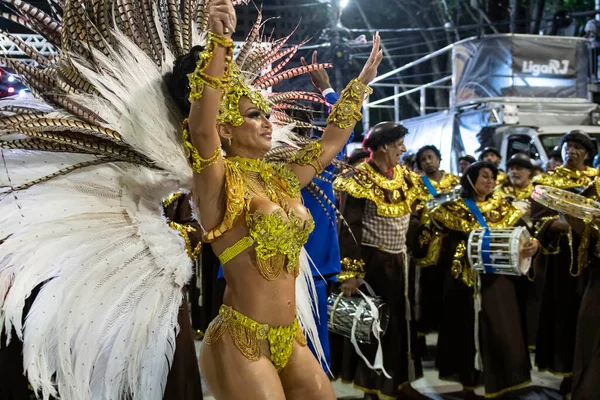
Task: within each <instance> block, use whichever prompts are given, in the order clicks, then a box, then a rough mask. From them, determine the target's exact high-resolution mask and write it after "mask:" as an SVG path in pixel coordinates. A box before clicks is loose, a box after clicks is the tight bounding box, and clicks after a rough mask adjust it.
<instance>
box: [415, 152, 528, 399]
mask: <svg viewBox="0 0 600 400" xmlns="http://www.w3.org/2000/svg"><path fill="white" fill-rule="evenodd" d="M497 174H498V170H497V169H496V166H495V165H494V164H492V163H489V162H486V161H480V162H477V163H474V164H472V165H471V166H470V167H469V168H467V170H466V171H465V173H464V175H463V176H462V177H461V186H462V192H461V198H459V199H457V200H455V201H452V202H449V203H446V204H443V205H440V206H438V207H436V208H435V209H433V210H432V211H431V213H430V214H429V218H426V219H425V223H424V224H423V226H422V227H421V229H420V230H419V232H418V236H417V239H416V241H415V248H414V250H413V255H414V256H415V257H417V258H425V257H428V258H429V259H430V260H433V261H435V262H437V263H438V267H439V268H441V269H442V270H443V271H444V274H445V276H444V287H443V294H442V296H443V301H442V312H441V321H440V329H439V336H438V347H437V358H436V368H437V369H438V370H439V376H440V379H442V380H450V381H456V382H460V383H461V384H462V385H463V387H464V390H465V398H466V399H474V398H476V396H475V393H474V390H475V388H476V387H477V386H479V385H481V384H484V385H485V391H486V397H499V396H502V395H504V394H506V393H508V392H511V391H514V390H517V389H519V388H521V387H523V386H525V385H527V384H528V383H529V379H530V373H529V371H530V362H529V353H528V350H527V343H526V337H525V335H526V333H525V327H524V325H523V311H524V304H523V296H522V293H521V292H522V286H521V284H520V283H521V281H522V279H523V278H522V277H516V276H509V275H499V274H492V273H489V274H479V273H478V272H476V271H475V270H474V269H472V268H471V266H470V263H469V261H468V259H467V248H466V246H467V243H468V238H469V234H470V233H471V232H472V231H473V230H475V229H479V228H482V227H485V226H483V225H487V226H488V227H489V228H490V229H491V231H492V232H493V230H494V229H495V228H506V227H514V226H525V222H524V221H523V220H522V218H521V216H522V212H521V211H520V210H519V209H518V208H516V207H515V206H513V205H512V204H511V203H510V202H508V201H507V200H506V199H504V198H503V197H502V196H499V195H497V194H494V188H495V186H496V178H497ZM478 214H480V215H479V216H477V215H478ZM481 219H483V221H481ZM537 248H538V245H537V242H536V241H535V240H531V241H530V242H528V243H527V244H526V245H525V246H524V247H523V248H522V249H520V256H521V257H532V256H533V255H534V254H535V253H536V251H537ZM479 310H480V311H479Z"/></svg>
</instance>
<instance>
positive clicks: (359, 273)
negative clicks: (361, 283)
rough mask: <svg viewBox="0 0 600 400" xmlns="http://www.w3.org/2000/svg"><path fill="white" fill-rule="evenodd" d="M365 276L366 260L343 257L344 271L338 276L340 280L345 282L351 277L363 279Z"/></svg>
mask: <svg viewBox="0 0 600 400" xmlns="http://www.w3.org/2000/svg"><path fill="white" fill-rule="evenodd" d="M364 277H365V262H364V261H363V260H353V259H351V258H348V257H344V258H343V259H342V272H340V273H339V274H338V276H337V279H338V281H339V282H344V281H345V280H347V279H350V278H356V279H362V278H364Z"/></svg>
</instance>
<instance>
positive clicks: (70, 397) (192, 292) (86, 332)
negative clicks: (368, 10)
mask: <svg viewBox="0 0 600 400" xmlns="http://www.w3.org/2000/svg"><path fill="white" fill-rule="evenodd" d="M105 3H106V4H105ZM155 3H156V2H148V3H142V5H141V6H142V8H143V10H142V11H144V12H142V13H141V16H140V18H137V19H136V18H130V17H129V16H130V11H131V10H129V11H127V12H125V11H123V13H122V14H116V15H114V17H115V18H109V16H108V14H109V13H111V12H113V11H114V9H113V7H112V4H111V3H110V2H105V1H98V2H96V3H95V4H94V5H93V7H92V6H89V5H88V4H87V3H83V2H69V3H68V4H67V5H65V7H66V9H65V10H64V11H65V16H66V17H65V18H64V20H62V22H61V21H56V20H54V19H52V18H51V17H50V16H46V17H47V18H46V17H43V15H42V14H39V13H41V11H39V10H35V9H32V8H31V7H32V6H31V5H28V4H26V3H22V2H19V3H15V4H14V6H15V7H16V8H19V9H20V10H21V11H22V12H23V13H27V12H31V13H32V14H31V17H32V18H31V19H30V20H27V21H25V20H22V21H25V22H27V25H28V27H30V28H37V29H38V30H40V31H41V33H43V34H44V35H46V36H48V37H49V38H50V39H51V40H52V41H54V42H56V44H57V47H60V48H63V49H69V51H66V52H64V53H61V54H60V55H59V56H57V58H56V59H51V60H50V59H46V58H44V57H43V56H42V55H39V54H35V53H32V57H35V58H36V60H37V63H38V65H37V66H36V67H35V68H33V67H29V66H27V67H25V66H18V65H17V64H15V65H16V66H17V67H16V68H17V70H18V71H19V73H20V74H21V75H22V76H23V79H24V81H26V82H27V83H28V84H29V85H30V86H31V89H32V91H34V92H35V93H36V95H37V96H38V98H39V100H40V103H41V104H40V103H10V104H6V105H3V106H2V107H1V108H0V113H2V114H1V116H0V120H1V121H0V122H1V126H2V127H3V129H4V130H3V131H2V134H3V135H5V134H8V136H3V139H2V140H3V146H4V147H3V151H2V157H3V161H4V167H5V170H6V175H7V179H8V183H7V184H6V185H4V186H2V190H3V191H2V192H0V229H1V233H2V234H1V236H0V239H1V240H0V330H1V331H2V332H1V333H2V344H1V346H0V376H3V377H5V378H7V380H6V381H5V382H3V383H2V385H0V398H2V399H4V398H7V399H11V400H21V399H26V398H29V397H30V396H38V397H42V398H46V399H47V398H62V399H65V400H96V399H111V400H112V399H130V398H131V399H142V400H160V399H173V400H175V399H190V400H191V399H195V400H197V399H201V398H202V385H201V378H200V376H201V375H202V379H203V380H204V381H205V382H206V384H207V385H208V387H209V389H210V391H211V394H212V395H213V396H214V397H215V398H216V399H219V400H222V399H225V400H229V399H244V400H252V399H265V400H266V399H268V400H280V399H298V400H300V399H301V400H305V399H311V400H312V399H327V400H331V399H335V394H334V391H333V387H332V384H331V382H330V381H331V380H332V379H338V378H341V379H342V380H344V381H350V382H353V383H354V385H355V386H356V387H357V388H359V389H361V390H363V391H364V393H365V394H364V396H365V399H372V400H374V399H396V398H399V399H426V398H427V397H426V396H425V395H423V394H421V393H419V392H418V391H417V390H415V389H414V388H413V386H412V383H413V382H414V381H415V380H417V379H419V377H421V376H422V375H423V365H422V358H423V351H424V346H423V337H424V335H426V334H428V333H430V332H437V333H438V343H437V352H436V360H435V363H436V368H437V370H438V371H439V377H440V379H442V380H449V381H455V382H459V383H460V384H461V385H462V386H463V388H464V397H465V398H466V399H470V398H475V389H476V388H477V387H479V386H483V387H484V388H485V393H486V397H487V398H510V397H511V396H513V395H515V396H518V393H519V392H518V391H519V390H520V389H522V388H524V387H526V386H527V385H529V384H530V373H531V368H532V366H531V363H530V352H531V351H534V352H535V362H536V364H537V367H538V369H540V370H548V371H550V372H552V373H555V374H558V375H560V376H562V377H564V379H563V381H562V385H561V388H560V391H561V393H562V394H563V395H565V396H567V395H571V396H572V398H573V399H577V400H579V399H581V400H584V399H595V398H597V397H598V395H599V394H600V386H599V380H598V379H597V376H598V374H599V373H600V340H599V338H600V318H599V317H600V315H599V314H600V308H599V307H598V301H597V298H598V297H600V269H599V267H598V265H599V263H600V247H599V243H600V229H599V226H600V219H593V218H592V219H590V220H581V219H577V218H574V217H573V216H571V215H566V214H559V213H558V212H556V211H555V210H554V209H552V208H551V207H548V205H542V204H540V203H539V202H536V201H533V200H532V196H533V194H534V187H535V186H536V185H544V186H546V187H552V188H555V189H560V190H566V191H570V192H573V193H576V194H580V195H582V196H584V197H586V198H588V199H591V200H597V199H598V196H599V195H600V189H599V188H600V178H599V177H598V170H596V169H594V168H592V167H589V166H587V164H589V163H590V161H591V160H592V159H593V156H594V155H595V153H596V151H595V150H596V147H595V145H594V143H593V141H592V140H591V139H590V137H589V136H588V135H587V134H585V133H584V132H581V131H572V132H568V133H566V134H565V135H564V136H563V137H562V139H561V142H560V144H559V146H558V148H557V152H556V153H553V154H551V155H550V161H549V163H548V165H547V166H546V167H547V171H546V172H543V173H541V172H542V171H540V168H539V167H538V166H536V165H535V163H534V162H532V160H530V158H529V157H528V156H527V155H524V154H516V155H513V156H512V157H511V158H510V159H509V160H507V162H506V168H507V171H501V170H499V169H498V166H499V164H500V162H501V158H502V155H501V154H500V152H498V151H497V150H496V149H493V148H485V149H483V151H482V152H481V154H480V156H479V160H476V159H475V158H474V157H472V156H469V155H465V156H463V157H460V159H459V174H458V175H454V174H451V173H449V172H446V171H443V170H441V169H440V161H441V158H442V154H441V152H440V150H439V149H437V148H436V147H435V146H433V145H427V146H424V147H423V148H421V149H419V150H418V151H417V152H416V154H414V156H413V157H412V160H411V158H409V157H405V154H406V152H407V149H406V147H405V145H404V138H405V136H406V135H409V134H410V132H408V131H407V129H406V128H405V127H404V126H402V125H401V124H398V123H396V122H381V123H379V124H377V125H375V126H373V127H372V128H371V129H370V130H369V132H368V133H367V134H366V135H365V140H364V141H363V148H362V149H360V150H358V151H355V152H353V153H352V154H350V155H349V157H347V158H346V157H345V150H344V149H345V147H346V146H347V144H348V143H349V142H350V141H352V140H353V129H354V126H355V124H356V123H357V122H358V121H359V120H360V118H361V117H362V116H361V113H360V110H361V107H362V102H363V101H364V99H365V98H366V97H367V96H368V95H370V94H371V92H372V91H371V89H370V88H369V86H368V85H369V83H370V82H371V81H372V80H373V79H374V78H375V77H376V75H377V68H378V66H379V63H380V62H381V60H382V57H383V53H382V51H381V50H380V37H379V35H378V34H376V35H375V36H374V37H373V48H372V52H371V54H370V57H369V59H368V60H367V62H366V64H365V66H364V68H363V70H362V72H361V73H360V75H359V76H358V77H357V78H355V79H353V80H351V81H350V82H349V84H348V86H347V87H346V88H344V89H343V90H342V91H341V92H340V93H337V92H336V91H335V90H334V88H332V87H331V85H330V83H329V79H328V77H327V74H326V73H325V72H324V71H323V69H324V68H326V67H329V65H328V64H323V63H318V62H317V54H316V53H314V54H313V58H312V62H311V64H308V63H306V61H305V60H304V59H303V60H302V66H301V67H298V68H295V69H291V70H283V68H284V67H285V65H286V63H287V62H288V61H289V60H290V59H291V57H292V56H293V55H294V53H295V52H296V51H297V50H298V48H299V46H290V47H289V48H283V46H284V44H285V40H282V41H274V42H272V43H271V44H270V45H269V46H263V45H259V44H257V38H258V36H259V31H260V28H261V26H262V25H261V21H260V20H259V21H257V23H256V25H255V26H254V28H253V29H252V31H251V32H250V35H249V38H248V40H247V42H246V43H245V44H244V45H243V46H242V48H241V50H240V51H239V52H238V54H237V56H235V57H234V44H233V41H232V39H231V36H232V33H233V32H234V31H235V29H236V14H235V10H234V3H235V4H237V3H240V2H238V1H232V0H213V1H211V2H208V3H207V4H204V5H202V6H200V5H199V4H196V3H193V2H192V3H191V4H188V3H187V2H186V3H185V5H184V4H179V3H178V4H175V1H173V2H172V3H173V4H171V3H170V4H169V7H168V10H164V9H163V8H160V7H158V8H156V7H153V4H154V6H156V4H157V3H156V4H155ZM193 7H202V8H198V9H195V10H192V9H191V8H193ZM96 9H99V10H102V12H98V13H96V12H95V10H96ZM111 10H113V11H111ZM177 10H182V12H183V16H178V13H177ZM115 12H116V11H115ZM154 13H157V14H156V15H155V14H154ZM40 15H42V16H40ZM191 15H194V18H192V17H191ZM148 16H149V17H148ZM196 16H197V17H198V18H197V20H196V19H195V18H196ZM34 17H35V20H36V21H37V22H35V23H34V22H33V21H34ZM153 17H156V18H153ZM180 19H181V20H180ZM192 20H194V23H193V24H192ZM28 21H31V22H28ZM111 21H112V22H111ZM82 24H83V25H82ZM95 24H98V26H100V27H103V28H102V29H96V28H95ZM111 24H114V25H111ZM156 24H159V25H161V26H160V27H159V28H157V26H156ZM195 24H197V25H198V26H196V25H195ZM84 26H85V27H87V29H88V30H89V29H92V28H93V29H92V30H93V34H90V35H87V34H86V35H84V34H83V33H81V32H84V31H85V29H84V28H83V27H84ZM106 26H110V27H111V28H110V29H105V28H106ZM192 26H193V28H194V29H197V31H198V32H191V30H192V29H191V28H190V27H192ZM183 27H185V28H186V29H184V28H183ZM201 27H203V28H204V30H202V29H201ZM59 28H60V29H62V32H63V34H62V35H60V34H57V33H56V32H59ZM153 28H154V29H160V31H161V33H162V35H161V34H156V35H152V34H150V32H152V31H153ZM77 32H79V33H81V34H77ZM197 33H202V34H203V35H204V36H205V42H204V45H203V46H192V41H193V40H196V39H198V37H197V35H196V34H197ZM105 43H112V44H113V48H112V49H110V51H109V50H107V48H106V47H105ZM59 45H60V46H59ZM278 60H283V61H282V62H281V63H280V64H277V65H276V66H275V67H274V68H272V69H270V70H269V71H267V72H262V70H263V69H264V68H265V67H267V66H271V65H272V64H273V63H275V62H276V61H278ZM169 62H173V64H174V66H173V68H171V66H170V65H168V64H169ZM57 65H60V67H57ZM167 65H168V66H167ZM55 68H56V70H55ZM282 70H283V71H282ZM165 71H168V73H166V74H165ZM242 71H244V72H242ZM263 73H264V75H262V74H263ZM303 73H309V74H310V75H311V77H312V80H313V83H314V85H315V86H316V87H317V89H318V90H319V91H320V92H321V93H320V95H319V94H314V93H307V92H298V91H292V92H285V93H277V92H268V91H266V89H269V88H271V87H272V86H273V85H275V84H277V83H279V82H281V81H282V80H284V79H287V78H289V77H293V76H297V75H300V74H303ZM50 76H51V77H52V78H49V77H50ZM336 89H340V88H336ZM57 93H58V94H60V95H57ZM296 100H301V101H313V102H317V103H321V104H325V105H326V106H327V110H328V118H327V125H326V127H325V128H322V127H321V128H320V129H319V127H316V126H314V125H313V121H312V120H311V112H310V111H311V109H310V108H309V107H307V106H306V105H305V104H304V103H298V102H296ZM182 122H183V124H182ZM182 125H183V127H182ZM17 179H22V180H23V181H20V182H17V181H16V180H17ZM13 180H14V181H13ZM590 204H595V203H590ZM515 229H518V232H521V233H522V236H519V240H517V248H516V249H514V251H515V253H516V259H517V260H518V261H517V262H516V263H515V265H512V264H511V265H508V267H511V268H513V269H519V268H520V265H521V263H524V264H527V263H531V265H532V266H531V268H529V269H526V268H523V269H519V271H521V272H523V273H518V272H514V271H513V273H510V274H505V273H500V272H499V270H498V269H496V267H493V266H492V264H493V262H492V260H491V258H490V260H487V261H485V262H483V263H481V265H482V266H483V267H482V268H483V269H481V268H479V267H476V266H475V265H474V264H473V262H472V260H471V256H470V254H471V253H473V252H475V255H477V251H474V250H472V249H471V248H469V243H470V242H471V239H472V236H473V234H474V233H476V232H483V233H482V235H483V236H484V238H483V241H486V240H487V241H490V240H491V239H490V236H491V235H494V234H495V232H499V231H510V232H516V231H515ZM488 245H489V243H488ZM481 257H482V258H485V257H484V256H481ZM527 265H529V264H527ZM193 266H195V268H194V267H193ZM365 293H369V294H370V296H367V295H365ZM332 296H333V297H332ZM358 296H362V297H358ZM332 298H334V299H335V301H334V304H333V305H332V304H331V301H330V299H332ZM373 298H377V299H378V301H379V303H378V304H382V303H383V304H385V308H381V309H380V311H381V313H379V311H377V310H378V309H377V307H376V306H375V305H374V303H373ZM348 299H358V302H354V303H345V304H349V307H350V306H352V304H354V306H356V308H355V309H354V311H353V313H354V314H352V315H350V314H347V315H345V316H346V317H349V316H350V317H351V318H346V320H345V321H346V323H347V324H349V325H348V326H346V328H347V331H348V332H351V333H350V334H349V335H347V334H343V333H340V332H337V333H336V332H333V331H334V329H333V328H332V321H333V320H331V319H329V318H328V314H330V313H335V312H336V305H337V304H339V303H340V302H345V301H347V300H348ZM361 299H363V300H364V302H362V300H361ZM369 299H370V300H369ZM190 304H191V316H192V317H191V321H190V316H189V314H190V311H188V306H189V305H190ZM347 310H348V309H346V311H347ZM360 310H367V311H365V314H363V313H362V312H360ZM384 310H385V311H384ZM368 311H370V315H369V318H371V320H370V322H369V321H366V322H365V321H358V319H360V318H363V315H367V314H369V312H368ZM384 319H385V324H383V325H385V326H382V325H381V324H380V323H382V322H383V320H384ZM359 323H360V324H363V323H372V324H373V325H372V335H373V338H374V340H363V341H357V340H356V336H355V333H356V332H355V331H356V325H357V324H359ZM192 327H193V328H192ZM192 329H193V330H195V331H196V333H197V337H196V338H197V339H202V341H203V343H202V348H201V353H200V360H199V365H198V361H197V358H196V352H195V348H194V337H193V334H192ZM370 337H371V336H369V338H370Z"/></svg>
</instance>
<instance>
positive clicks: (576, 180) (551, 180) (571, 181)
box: [533, 165, 598, 189]
mask: <svg viewBox="0 0 600 400" xmlns="http://www.w3.org/2000/svg"><path fill="white" fill-rule="evenodd" d="M597 176H598V170H597V169H595V168H591V167H586V169H585V170H583V171H574V170H572V169H569V168H567V167H565V166H563V165H561V166H560V167H558V168H556V169H555V170H554V171H551V172H549V173H547V174H543V175H538V176H536V177H535V178H533V183H534V184H535V185H546V186H552V187H555V188H557V189H573V188H576V187H587V186H588V185H589V184H590V183H592V181H593V180H594V178H596V177H597Z"/></svg>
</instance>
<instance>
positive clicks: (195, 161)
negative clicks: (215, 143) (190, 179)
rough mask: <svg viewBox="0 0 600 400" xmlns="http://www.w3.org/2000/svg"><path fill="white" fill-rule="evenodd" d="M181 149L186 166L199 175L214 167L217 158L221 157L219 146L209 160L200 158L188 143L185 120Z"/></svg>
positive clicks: (188, 136) (188, 137)
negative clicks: (183, 152)
mask: <svg viewBox="0 0 600 400" xmlns="http://www.w3.org/2000/svg"><path fill="white" fill-rule="evenodd" d="M183 149H184V151H185V158H186V159H187V162H188V165H189V166H190V168H192V171H194V172H195V173H197V174H199V173H201V172H202V171H203V170H205V169H206V168H208V167H210V166H212V165H215V164H216V163H217V160H218V159H219V157H221V155H222V153H221V145H219V147H217V148H216V149H215V152H214V153H213V155H212V156H210V157H209V158H202V157H201V156H200V153H198V150H197V149H196V148H195V147H194V145H193V144H192V142H190V134H189V132H188V128H187V120H185V122H184V126H183Z"/></svg>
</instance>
